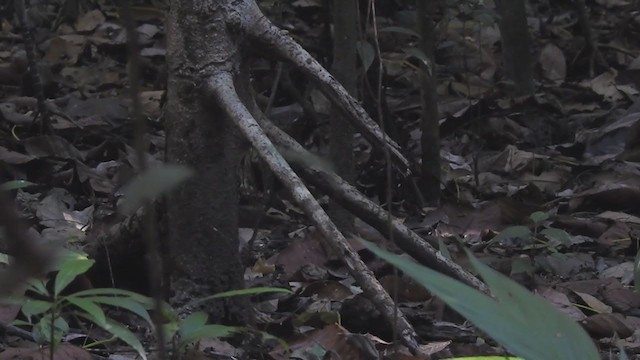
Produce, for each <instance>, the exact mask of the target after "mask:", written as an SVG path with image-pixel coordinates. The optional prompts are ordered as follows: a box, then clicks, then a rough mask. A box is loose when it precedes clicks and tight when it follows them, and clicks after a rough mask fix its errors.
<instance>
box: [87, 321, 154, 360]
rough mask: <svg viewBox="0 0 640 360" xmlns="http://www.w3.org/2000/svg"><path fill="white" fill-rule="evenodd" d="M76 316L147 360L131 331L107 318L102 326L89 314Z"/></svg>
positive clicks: (138, 341) (142, 348)
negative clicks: (110, 335) (122, 342)
mask: <svg viewBox="0 0 640 360" xmlns="http://www.w3.org/2000/svg"><path fill="white" fill-rule="evenodd" d="M78 315H79V316H82V317H84V318H86V319H88V320H89V321H91V322H93V323H94V324H96V325H98V326H99V327H101V328H103V329H104V330H106V331H107V332H109V333H110V334H112V335H114V336H115V337H117V338H118V339H120V340H122V341H124V342H125V343H126V344H127V345H129V346H131V348H133V349H134V350H135V351H136V352H137V353H138V355H140V357H141V358H142V359H143V360H147V354H146V352H145V350H144V347H143V346H142V344H141V343H140V340H138V338H137V337H136V336H135V335H134V334H133V333H132V332H131V331H129V329H127V328H125V327H124V326H122V325H120V324H118V323H117V322H115V321H113V320H112V319H109V318H107V319H106V322H105V323H103V324H102V323H100V321H99V320H98V319H96V318H94V317H93V316H92V315H91V314H89V313H80V314H78Z"/></svg>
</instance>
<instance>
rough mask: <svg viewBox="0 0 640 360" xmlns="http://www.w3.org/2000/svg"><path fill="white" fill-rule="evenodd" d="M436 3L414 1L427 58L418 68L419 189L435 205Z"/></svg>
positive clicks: (437, 180) (437, 196)
mask: <svg viewBox="0 0 640 360" xmlns="http://www.w3.org/2000/svg"><path fill="white" fill-rule="evenodd" d="M436 1H438V0H418V2H417V14H418V33H419V34H420V36H422V39H421V40H420V49H421V50H422V51H423V52H424V54H425V55H426V56H427V58H428V59H429V63H428V64H425V63H423V64H422V65H421V67H420V68H421V70H422V73H421V80H422V89H421V91H422V93H421V95H422V119H421V122H420V124H421V125H420V129H421V130H422V137H421V139H420V142H421V147H422V164H421V182H420V190H421V193H422V196H423V197H424V200H425V204H424V205H428V206H437V205H438V202H439V201H440V124H439V121H438V99H437V94H436V63H435V55H434V48H435V41H436V37H435V25H434V20H433V17H434V15H435V8H436V6H435V5H436Z"/></svg>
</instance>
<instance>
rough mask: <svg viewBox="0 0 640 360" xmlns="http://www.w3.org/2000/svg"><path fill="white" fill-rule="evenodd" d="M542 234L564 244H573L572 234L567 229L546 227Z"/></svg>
mask: <svg viewBox="0 0 640 360" xmlns="http://www.w3.org/2000/svg"><path fill="white" fill-rule="evenodd" d="M540 234H542V235H544V236H546V237H547V238H549V239H555V240H558V241H559V242H560V243H562V244H563V245H567V246H568V245H571V244H572V241H571V235H569V234H568V233H567V232H566V231H564V230H562V229H556V228H546V229H544V230H542V231H540Z"/></svg>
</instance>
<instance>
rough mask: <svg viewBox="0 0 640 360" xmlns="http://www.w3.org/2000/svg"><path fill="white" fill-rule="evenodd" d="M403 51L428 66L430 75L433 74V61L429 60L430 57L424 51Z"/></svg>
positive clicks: (407, 49) (409, 49)
mask: <svg viewBox="0 0 640 360" xmlns="http://www.w3.org/2000/svg"><path fill="white" fill-rule="evenodd" d="M402 51H403V52H404V53H405V54H407V56H409V57H411V56H413V57H415V58H416V59H418V60H420V62H422V63H423V64H424V65H425V66H427V68H428V69H429V73H430V74H431V60H429V57H428V56H427V54H425V53H424V51H422V50H420V49H418V48H415V47H409V48H403V49H402Z"/></svg>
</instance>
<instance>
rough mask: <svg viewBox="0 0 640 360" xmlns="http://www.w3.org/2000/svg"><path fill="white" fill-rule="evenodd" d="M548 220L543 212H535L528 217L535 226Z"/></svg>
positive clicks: (547, 215) (547, 216)
mask: <svg viewBox="0 0 640 360" xmlns="http://www.w3.org/2000/svg"><path fill="white" fill-rule="evenodd" d="M548 218H549V214H547V213H546V212H544V211H536V212H534V213H532V214H531V215H529V219H531V221H533V222H534V223H535V224H537V223H541V222H543V221H545V220H547V219H548Z"/></svg>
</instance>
